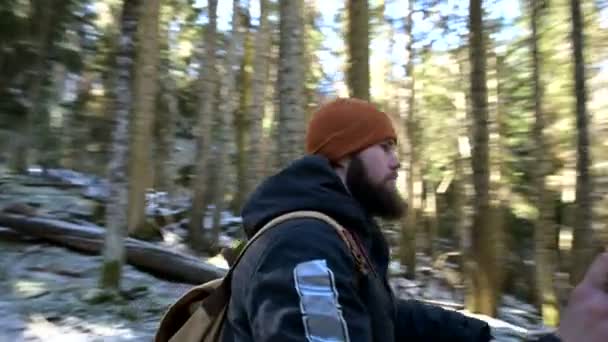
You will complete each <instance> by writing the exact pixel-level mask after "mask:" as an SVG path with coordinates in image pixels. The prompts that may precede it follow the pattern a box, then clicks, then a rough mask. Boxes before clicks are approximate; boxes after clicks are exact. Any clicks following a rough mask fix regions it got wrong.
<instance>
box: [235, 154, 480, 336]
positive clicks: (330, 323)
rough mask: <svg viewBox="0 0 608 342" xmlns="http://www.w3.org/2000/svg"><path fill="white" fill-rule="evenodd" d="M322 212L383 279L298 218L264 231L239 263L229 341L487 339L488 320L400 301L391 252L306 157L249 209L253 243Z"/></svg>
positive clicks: (340, 188) (324, 170)
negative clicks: (391, 280) (277, 221)
mask: <svg viewBox="0 0 608 342" xmlns="http://www.w3.org/2000/svg"><path fill="white" fill-rule="evenodd" d="M297 210H314V211H319V212H322V213H324V214H326V215H328V216H330V217H332V218H333V219H335V220H337V221H338V222H339V223H340V224H341V225H343V226H344V227H345V228H347V229H348V230H349V231H350V232H351V233H353V234H355V235H356V236H357V237H358V238H359V240H360V241H361V242H362V245H363V246H364V248H365V250H366V252H367V254H368V256H369V259H370V260H371V263H372V265H373V267H374V269H375V271H376V274H377V275H376V276H374V275H372V274H371V273H370V275H369V276H362V275H360V274H359V273H358V272H357V270H356V266H355V262H354V260H353V258H352V256H351V253H350V251H349V250H348V248H347V247H346V245H345V243H344V242H343V241H342V239H341V238H340V237H339V235H338V234H337V233H336V232H335V230H334V229H332V228H331V227H330V226H328V225H327V224H326V223H324V222H322V221H318V220H315V219H295V220H291V221H287V222H285V223H282V225H283V226H282V227H275V228H274V229H272V230H270V231H268V232H266V233H264V234H263V235H262V236H261V237H260V238H259V239H258V240H257V241H255V242H254V243H253V245H252V246H251V247H250V249H249V250H248V251H247V253H246V254H245V256H244V257H243V259H242V260H241V261H240V263H239V264H238V265H237V267H236V269H235V271H234V274H233V280H232V298H231V301H230V305H229V309H228V316H227V322H226V325H225V328H224V341H226V342H233V341H238V342H246V341H247V342H249V341H255V342H291V341H293V342H296V341H302V342H304V341H332V342H339V341H353V342H355V341H357V342H359V341H361V342H364V341H365V342H370V341H380V342H384V341H456V342H457V341H463V342H464V341H467V342H469V341H471V342H476V341H489V340H490V339H491V335H490V329H489V327H488V325H487V324H486V323H485V322H482V321H479V320H476V319H472V318H468V317H465V316H463V315H461V314H459V313H456V312H453V311H448V310H444V309H441V308H438V307H433V306H429V305H424V304H421V303H418V302H414V301H404V300H397V299H395V298H394V297H393V294H392V292H391V289H390V287H389V285H388V282H387V269H388V263H389V250H388V245H387V242H386V240H385V238H384V237H383V235H382V233H381V232H380V229H379V227H378V226H377V225H376V223H375V222H374V221H373V220H372V218H370V217H369V216H368V215H367V214H366V212H365V211H364V210H363V209H362V208H361V207H360V205H359V203H358V202H357V201H356V200H355V199H354V198H353V197H352V196H350V194H349V193H348V191H347V190H346V188H345V186H344V185H343V183H342V181H341V180H340V179H339V178H338V176H337V175H336V174H335V172H334V171H333V170H332V168H331V166H330V164H329V162H328V161H327V160H326V159H324V158H322V157H317V156H307V157H304V158H302V159H299V160H297V161H295V162H294V163H292V164H291V165H290V166H289V167H287V168H286V169H284V170H283V171H282V172H280V173H278V174H277V175H275V176H272V177H270V178H268V179H267V180H266V181H265V182H264V183H263V184H261V186H259V187H258V188H257V190H256V191H255V192H254V193H253V195H252V196H251V198H250V199H249V200H248V203H247V204H246V205H245V207H244V209H243V213H242V214H243V219H244V225H245V230H246V232H247V234H248V236H249V237H251V236H252V235H253V234H255V232H256V231H257V230H259V229H260V228H261V227H262V226H263V225H264V224H265V223H267V222H269V221H270V220H271V219H273V218H275V217H277V216H279V215H281V214H284V213H288V212H293V211H297Z"/></svg>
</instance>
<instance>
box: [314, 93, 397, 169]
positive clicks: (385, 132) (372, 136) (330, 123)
mask: <svg viewBox="0 0 608 342" xmlns="http://www.w3.org/2000/svg"><path fill="white" fill-rule="evenodd" d="M387 139H395V140H396V139H397V135H396V134H395V129H394V128H393V124H392V122H391V119H390V118H389V117H388V115H386V113H384V112H382V111H380V110H378V109H377V108H376V107H375V106H374V105H372V104H371V103H369V102H366V101H363V100H359V99H354V98H339V99H337V100H333V101H331V102H329V103H326V104H324V105H322V106H321V107H320V108H319V109H318V110H317V111H316V112H315V113H314V114H313V116H312V119H311V121H310V123H309V124H308V131H307V133H306V152H307V153H309V154H319V155H322V156H324V157H326V158H327V159H329V160H330V161H331V162H337V161H338V160H340V159H342V158H343V157H345V156H347V155H349V154H351V153H354V152H358V151H361V150H363V149H366V148H367V147H369V146H371V145H374V144H377V143H379V142H382V141H384V140H387Z"/></svg>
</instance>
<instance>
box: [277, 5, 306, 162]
mask: <svg viewBox="0 0 608 342" xmlns="http://www.w3.org/2000/svg"><path fill="white" fill-rule="evenodd" d="M279 6H280V41H279V74H278V88H279V94H278V95H279V118H278V133H277V136H278V148H279V151H278V161H279V166H285V165H286V164H287V163H289V162H290V161H291V160H293V159H294V158H296V157H298V156H299V155H301V154H302V152H303V150H304V131H305V116H304V104H303V100H304V68H303V65H304V63H303V62H304V56H303V52H302V51H303V48H304V45H303V37H304V36H303V31H304V22H303V20H304V19H303V17H302V16H303V3H302V0H281V1H279Z"/></svg>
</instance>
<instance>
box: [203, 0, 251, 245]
mask: <svg viewBox="0 0 608 342" xmlns="http://www.w3.org/2000/svg"><path fill="white" fill-rule="evenodd" d="M239 11H240V9H239V0H233V5H232V13H233V14H232V32H231V37H230V42H229V45H228V48H227V51H226V60H225V62H224V65H223V68H222V69H223V70H222V71H223V72H222V73H221V79H222V80H223V82H222V87H221V90H220V94H221V96H220V98H222V99H225V100H224V101H222V102H221V103H220V116H221V117H220V120H221V122H220V126H219V131H218V132H217V135H218V137H219V139H218V143H217V149H218V151H219V153H218V154H217V158H218V159H217V161H216V163H217V169H216V170H217V177H216V184H217V186H216V189H215V196H214V200H213V204H215V210H214V213H213V235H212V236H211V237H210V241H214V242H216V241H218V240H219V234H220V228H221V222H220V221H221V214H222V212H223V211H224V209H225V208H226V201H225V195H226V194H225V192H226V185H227V181H226V175H225V173H226V172H227V169H228V168H227V163H228V158H227V157H228V153H226V149H227V148H228V147H229V146H228V142H229V138H228V134H229V133H230V132H229V127H230V124H231V123H230V118H231V117H232V116H233V113H234V111H235V110H236V109H237V107H238V102H237V100H236V99H237V98H238V96H235V90H236V84H235V77H234V74H233V73H232V72H231V71H232V70H234V67H235V66H237V65H238V64H239V63H238V57H239V54H238V51H237V48H238V47H240V46H241V39H242V36H243V34H242V32H241V31H242V25H241V23H240V20H239V18H240V14H239Z"/></svg>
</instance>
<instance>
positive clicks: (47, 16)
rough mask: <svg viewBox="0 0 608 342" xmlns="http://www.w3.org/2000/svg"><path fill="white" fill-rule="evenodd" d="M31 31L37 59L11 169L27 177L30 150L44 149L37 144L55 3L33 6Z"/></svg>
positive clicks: (38, 3) (39, 3)
mask: <svg viewBox="0 0 608 342" xmlns="http://www.w3.org/2000/svg"><path fill="white" fill-rule="evenodd" d="M32 5H33V7H32V15H31V30H32V33H31V34H32V38H31V40H32V43H33V44H34V46H35V47H36V58H35V64H34V72H33V73H32V76H31V77H32V80H31V82H30V84H29V89H28V90H27V91H28V96H27V98H28V110H27V114H26V119H25V125H21V126H20V128H22V129H23V131H22V132H21V134H20V136H17V137H15V138H16V139H15V141H14V144H15V145H14V147H13V148H12V150H13V155H12V160H11V163H10V164H11V168H12V169H13V171H14V172H16V173H22V174H23V173H27V168H28V162H29V157H30V152H31V150H32V147H43V146H42V145H41V144H38V143H39V142H40V140H41V139H40V138H41V137H40V136H39V133H43V130H42V129H41V127H42V124H41V121H42V115H43V113H42V112H43V109H44V101H43V97H44V96H43V94H44V82H45V80H46V78H47V70H48V55H49V50H50V48H51V45H52V42H51V32H52V26H51V25H52V23H53V16H54V14H55V5H57V4H55V3H54V1H48V2H44V3H42V2H36V3H33V4H32Z"/></svg>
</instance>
